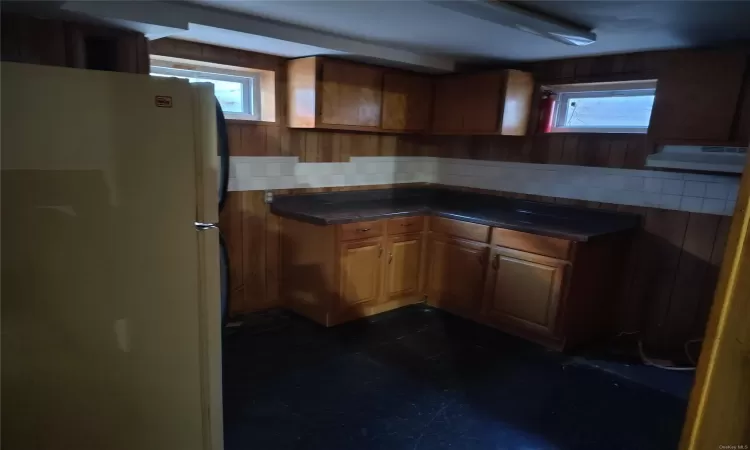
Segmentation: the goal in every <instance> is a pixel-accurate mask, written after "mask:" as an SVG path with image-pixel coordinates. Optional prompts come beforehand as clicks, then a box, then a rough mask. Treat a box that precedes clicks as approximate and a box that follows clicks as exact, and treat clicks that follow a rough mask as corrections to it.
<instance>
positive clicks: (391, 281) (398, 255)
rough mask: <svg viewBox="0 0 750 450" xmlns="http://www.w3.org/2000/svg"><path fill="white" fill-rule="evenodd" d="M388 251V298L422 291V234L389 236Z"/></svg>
mask: <svg viewBox="0 0 750 450" xmlns="http://www.w3.org/2000/svg"><path fill="white" fill-rule="evenodd" d="M387 252H388V259H387V260H386V272H385V286H386V295H387V296H388V299H397V298H400V297H407V296H414V295H417V294H418V293H419V291H420V289H419V284H420V283H419V282H420V272H421V267H422V235H421V234H406V235H401V236H394V237H389V238H388V244H387Z"/></svg>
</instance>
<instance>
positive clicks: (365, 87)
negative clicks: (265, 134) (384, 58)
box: [287, 56, 384, 131]
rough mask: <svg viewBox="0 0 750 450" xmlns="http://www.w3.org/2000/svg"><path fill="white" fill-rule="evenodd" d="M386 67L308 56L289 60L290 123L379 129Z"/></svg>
mask: <svg viewBox="0 0 750 450" xmlns="http://www.w3.org/2000/svg"><path fill="white" fill-rule="evenodd" d="M383 72H384V69H382V68H380V67H375V66H368V65H364V64H355V63H351V62H348V61H340V60H335V59H328V58H321V57H315V56H313V57H309V58H300V59H293V60H290V61H289V62H288V64H287V77H288V79H287V90H288V93H287V97H288V99H287V101H288V102H289V126H290V127H293V128H332V129H349V130H361V131H378V130H379V129H380V116H381V108H382V94H383Z"/></svg>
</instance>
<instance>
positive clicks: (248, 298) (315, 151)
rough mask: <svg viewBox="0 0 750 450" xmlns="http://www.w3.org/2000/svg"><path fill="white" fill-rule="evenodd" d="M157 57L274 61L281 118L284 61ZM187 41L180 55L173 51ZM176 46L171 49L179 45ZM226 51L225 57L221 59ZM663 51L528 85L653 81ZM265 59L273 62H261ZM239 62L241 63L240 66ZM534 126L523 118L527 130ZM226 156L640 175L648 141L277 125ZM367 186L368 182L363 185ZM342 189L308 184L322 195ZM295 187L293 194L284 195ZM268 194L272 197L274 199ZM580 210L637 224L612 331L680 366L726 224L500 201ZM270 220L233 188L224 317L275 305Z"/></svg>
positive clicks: (239, 131)
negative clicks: (527, 165)
mask: <svg viewBox="0 0 750 450" xmlns="http://www.w3.org/2000/svg"><path fill="white" fill-rule="evenodd" d="M160 42H162V41H156V42H155V43H154V45H153V47H154V48H158V49H159V54H164V55H167V56H182V57H186V58H193V59H200V58H199V56H198V55H209V56H207V57H206V59H207V60H210V61H212V62H218V63H224V64H254V63H252V61H260V62H259V63H258V64H263V66H262V67H260V66H257V67H258V68H264V69H267V68H269V67H273V66H276V67H278V68H279V69H278V70H279V74H278V77H277V80H280V81H281V82H280V83H279V82H277V86H278V94H277V95H278V98H277V100H278V105H279V110H280V122H281V123H282V124H283V123H285V122H284V119H283V118H284V116H285V104H286V102H285V101H284V84H283V78H284V75H283V61H282V60H281V58H277V59H276V62H273V60H268V59H267V58H268V56H267V55H263V57H260V56H258V55H255V54H247V55H244V56H243V54H244V53H246V52H241V51H238V50H226V49H218V48H216V47H212V46H206V45H202V44H194V43H181V42H179V41H171V42H170V44H169V47H166V46H160V45H161V44H160ZM183 46H189V47H190V48H191V50H189V51H188V50H184V47H183ZM181 48H182V50H180V49H181ZM225 54H226V55H227V56H226V59H225V57H224V56H222V55H225ZM664 55H665V52H648V53H636V54H628V55H615V56H603V57H592V58H579V59H569V60H560V61H552V62H545V63H537V64H532V65H530V66H528V67H527V69H530V70H532V71H534V73H535V76H536V78H537V79H538V80H540V81H542V82H545V83H550V84H553V83H569V82H586V81H603V80H617V79H622V80H626V79H648V78H658V74H659V70H660V68H661V63H662V61H664ZM271 58H275V57H271ZM243 61H244V62H243ZM534 126H535V120H532V122H531V127H532V128H533V127H534ZM229 134H230V147H231V153H232V155H237V156H298V157H299V158H300V161H305V162H316V161H317V162H336V161H347V160H348V158H349V157H351V156H379V155H380V156H388V155H401V156H440V157H453V158H474V159H488V160H502V161H517V162H531V163H541V164H543V163H550V164H577V165H585V166H597V167H616V168H642V167H643V166H644V161H645V158H646V156H648V154H650V153H651V151H652V146H651V145H650V144H649V142H648V141H647V139H646V136H644V135H631V134H565V135H561V134H555V135H544V134H541V135H535V134H532V135H530V136H527V137H508V136H477V137H465V136H455V137H454V136H408V135H383V134H365V133H342V132H328V131H307V130H292V129H288V128H286V127H285V126H279V125H277V124H260V123H247V122H239V121H235V122H231V123H230V125H229ZM364 188H365V189H372V188H373V187H372V186H368V187H364ZM339 189H342V188H329V189H325V188H322V189H308V190H305V191H308V192H309V191H329V190H339ZM295 192H300V191H299V190H298V191H295ZM277 193H279V192H277ZM501 195H507V196H511V197H518V198H528V199H532V200H540V201H547V202H556V203H561V204H571V205H579V206H586V207H590V208H602V209H612V210H619V211H627V212H631V213H635V214H638V215H640V216H641V217H642V218H643V224H644V226H643V229H642V230H641V232H640V233H638V236H637V237H636V239H635V241H634V243H633V246H632V248H631V252H630V254H629V255H624V256H623V257H626V258H628V264H627V269H626V270H625V273H624V274H623V279H624V283H623V287H622V290H621V294H622V295H621V298H613V299H603V301H612V302H616V303H617V310H618V317H617V322H618V330H619V331H622V332H627V333H630V332H638V334H636V335H632V336H634V337H636V338H642V339H643V340H644V347H645V348H646V349H647V350H648V351H649V352H652V353H654V354H655V355H664V356H671V357H675V358H682V359H684V354H683V344H684V343H685V341H686V340H688V339H695V338H700V337H701V336H702V335H703V329H704V326H705V322H706V319H707V316H708V311H709V309H710V305H711V301H712V294H713V290H714V286H715V284H716V278H717V273H718V267H719V264H720V262H721V256H722V253H723V249H724V243H725V241H726V237H727V231H728V227H729V222H730V218H728V217H723V216H715V215H706V214H693V213H687V212H679V211H668V210H660V209H654V208H638V207H630V206H618V205H612V204H604V203H601V204H600V203H596V202H585V201H575V200H567V199H560V198H552V197H539V196H528V195H520V194H518V195H517V194H507V193H506V194H501ZM278 226H279V222H278V218H276V217H275V216H273V215H272V214H270V213H269V211H268V207H267V205H266V204H264V202H263V194H262V193H261V192H234V193H231V195H230V197H229V202H228V204H227V207H226V209H225V211H224V212H223V213H222V217H221V227H222V230H223V232H224V234H225V237H226V240H227V241H228V242H229V246H230V258H231V261H232V289H233V295H232V298H231V300H230V301H231V304H232V311H233V312H234V313H244V312H249V311H254V310H259V309H265V308H268V307H271V306H276V305H279V294H278V292H279V289H278V280H279V230H278Z"/></svg>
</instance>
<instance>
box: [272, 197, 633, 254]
mask: <svg viewBox="0 0 750 450" xmlns="http://www.w3.org/2000/svg"><path fill="white" fill-rule="evenodd" d="M271 212H273V213H274V214H276V215H279V216H283V217H288V218H291V219H296V220H299V221H302V222H308V223H312V224H316V225H333V224H340V223H351V222H361V221H365V220H376V219H386V218H390V217H402V216H418V215H433V216H440V217H447V218H450V219H457V220H463V221H466V222H472V223H478V224H482V225H489V226H493V227H500V228H507V229H511V230H517V231H525V232H528V233H535V234H541V235H545V236H553V237H560V238H564V239H570V240H574V241H588V240H591V239H592V238H596V237H599V236H604V235H607V234H611V233H616V232H619V231H625V230H630V229H633V228H636V227H638V226H639V224H640V218H639V217H638V216H636V215H634V214H627V213H619V212H612V211H601V210H595V209H588V208H577V207H570V206H563V205H556V204H552V203H542V202H533V201H528V200H517V199H510V198H505V197H500V196H496V195H487V194H478V193H472V192H461V191H454V190H450V189H444V188H436V187H435V188H433V187H424V188H396V189H377V190H368V191H348V192H330V193H321V194H302V195H285V196H277V197H276V198H275V199H274V201H273V203H272V204H271Z"/></svg>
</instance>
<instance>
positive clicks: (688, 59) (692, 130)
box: [648, 50, 747, 144]
mask: <svg viewBox="0 0 750 450" xmlns="http://www.w3.org/2000/svg"><path fill="white" fill-rule="evenodd" d="M668 58H669V63H668V64H665V69H664V72H663V73H662V74H661V75H660V76H659V80H658V83H657V86H656V98H655V99H654V107H653V110H652V112H651V123H650V126H649V130H648V133H649V135H650V136H651V137H652V138H655V139H657V140H663V141H688V142H689V141H702V142H706V143H709V144H710V143H721V142H724V141H730V140H732V138H733V136H732V132H733V123H734V117H735V114H736V112H737V107H738V100H739V97H740V92H741V88H742V82H743V77H744V73H745V66H746V65H747V53H746V52H742V51H728V50H711V51H707V50H684V51H676V52H674V53H672V54H671V55H670V56H669V57H668Z"/></svg>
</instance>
